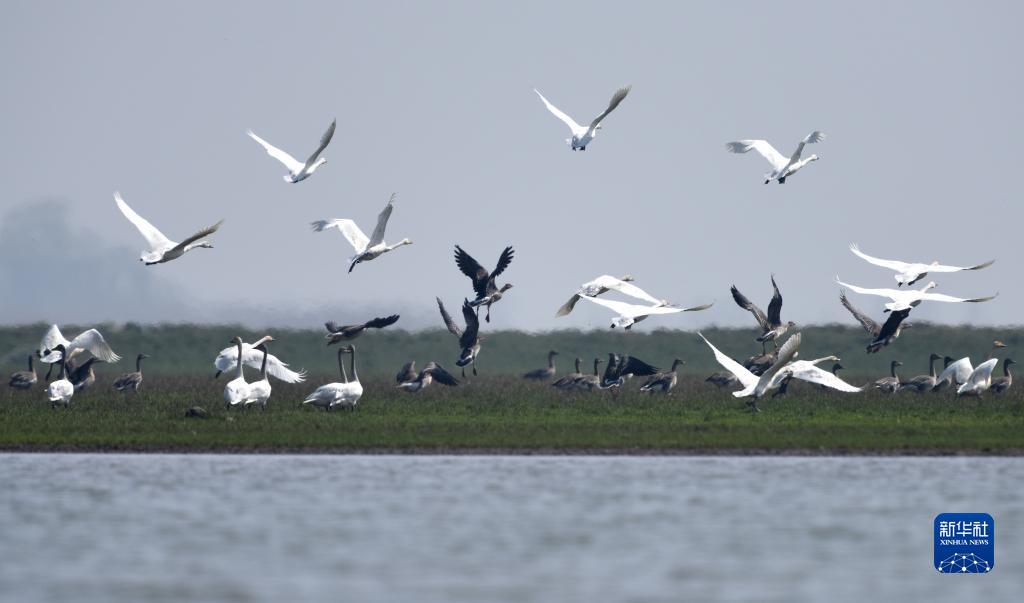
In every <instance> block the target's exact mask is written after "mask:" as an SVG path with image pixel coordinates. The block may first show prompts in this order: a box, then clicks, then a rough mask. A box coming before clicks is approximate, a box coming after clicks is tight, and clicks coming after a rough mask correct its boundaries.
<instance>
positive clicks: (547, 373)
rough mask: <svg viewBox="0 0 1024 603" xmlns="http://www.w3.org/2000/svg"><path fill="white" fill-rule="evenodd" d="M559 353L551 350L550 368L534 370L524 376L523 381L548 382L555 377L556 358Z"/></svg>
mask: <svg viewBox="0 0 1024 603" xmlns="http://www.w3.org/2000/svg"><path fill="white" fill-rule="evenodd" d="M557 355H558V352H556V351H554V350H550V351H549V352H548V367H547V368H539V369H534V370H532V371H530V372H528V373H524V374H523V379H531V380H533V381H547V380H548V379H551V378H553V377H554V376H555V356H557Z"/></svg>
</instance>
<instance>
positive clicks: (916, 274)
mask: <svg viewBox="0 0 1024 603" xmlns="http://www.w3.org/2000/svg"><path fill="white" fill-rule="evenodd" d="M850 251H852V252H853V254H854V255H856V256H857V257H859V258H861V259H863V260H865V261H867V262H868V263H870V264H874V265H875V266H881V267H882V268H888V269H890V270H894V271H896V275H895V278H896V286H897V287H902V286H903V285H907V286H908V287H909V286H910V285H913V284H914V283H916V282H917V281H919V280H921V279H923V278H924V277H926V276H928V273H929V272H961V271H964V270H981V269H982V268H988V267H989V266H991V265H992V264H994V263H995V260H989V261H987V262H985V263H983V264H976V265H974V266H945V265H943V264H940V263H939V262H938V261H934V262H932V263H931V264H921V263H910V262H901V261H899V260H882V259H879V258H876V257H872V256H870V255H868V254H866V253H864V252H863V251H861V250H860V247H858V246H857V244H856V243H850Z"/></svg>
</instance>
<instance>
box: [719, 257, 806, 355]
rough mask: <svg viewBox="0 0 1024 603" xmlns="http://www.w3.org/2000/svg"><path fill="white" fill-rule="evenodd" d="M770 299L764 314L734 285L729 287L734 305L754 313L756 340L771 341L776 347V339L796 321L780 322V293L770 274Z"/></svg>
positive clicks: (793, 325) (773, 276)
mask: <svg viewBox="0 0 1024 603" xmlns="http://www.w3.org/2000/svg"><path fill="white" fill-rule="evenodd" d="M772 289H774V293H772V301H770V302H769V303H768V314H767V315H766V314H765V313H764V312H763V311H762V310H761V308H758V307H757V306H756V305H755V304H754V302H752V301H750V300H749V299H747V297H746V296H745V295H743V294H742V293H740V290H739V289H737V288H736V285H733V286H732V287H730V289H729V290H730V291H731V292H732V298H733V300H735V301H736V305H737V306H739V307H741V308H743V309H744V310H747V311H748V312H750V313H751V314H753V315H754V320H756V321H757V324H758V325H759V326H760V327H761V333H762V334H761V336H760V337H758V338H757V341H759V342H761V343H762V344H763V343H765V342H768V341H771V342H772V343H774V344H775V347H776V348H777V347H778V346H779V344H778V339H779V337H781V336H782V335H784V334H785V333H786V331H788V330H790V329H792V328H793V327H795V326H796V323H795V322H793V321H789V322H787V323H783V322H782V318H781V316H782V293H780V292H779V286H778V285H777V284H775V275H774V274H773V275H772Z"/></svg>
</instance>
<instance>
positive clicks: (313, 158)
mask: <svg viewBox="0 0 1024 603" xmlns="http://www.w3.org/2000/svg"><path fill="white" fill-rule="evenodd" d="M337 123H338V120H333V121H331V125H330V126H328V128H327V131H326V132H324V135H323V136H321V137H320V146H319V147H317V149H316V150H315V151H313V154H312V155H310V156H309V159H307V160H306V162H305V163H302V162H301V161H299V160H298V159H296V158H294V157H292V156H291V155H289V154H288V153H285V152H284V151H282V150H281V149H279V148H277V147H275V146H274V145H272V144H270V143H269V142H267V141H266V140H263V139H262V138H260V137H259V136H256V134H254V133H253V131H252V130H248V131H247V132H246V134H248V135H249V138H252V139H253V140H255V141H256V142H258V143H260V146H261V147H263V149H264V150H265V151H266V152H267V155H270V156H271V157H273V158H274V159H276V160H278V161H280V162H281V163H283V164H284V167H285V168H287V169H288V175H287V176H284V181H285V182H289V183H291V184H295V183H296V182H301V181H303V180H305V179H306V178H309V177H310V176H312V175H313V172H315V171H316V170H317V168H319V167H320V166H321V165H323V164H325V163H327V158H326V157H320V153H323V152H324V149H326V148H327V145H328V144H329V143H330V142H331V138H333V137H334V128H335V126H337Z"/></svg>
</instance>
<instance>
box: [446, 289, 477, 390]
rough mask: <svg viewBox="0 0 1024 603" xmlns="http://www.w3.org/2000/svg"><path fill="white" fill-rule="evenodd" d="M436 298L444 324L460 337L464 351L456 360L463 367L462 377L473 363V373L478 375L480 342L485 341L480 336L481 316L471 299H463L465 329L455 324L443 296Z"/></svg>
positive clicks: (460, 343) (460, 345)
mask: <svg viewBox="0 0 1024 603" xmlns="http://www.w3.org/2000/svg"><path fill="white" fill-rule="evenodd" d="M435 299H437V308H438V309H439V310H440V311H441V319H442V320H444V326H446V327H448V331H449V332H450V333H451V334H452V335H454V336H456V337H458V338H459V347H461V348H462V351H461V352H460V353H459V359H458V360H457V361H456V362H455V364H456V366H459V367H461V368H462V377H463V378H465V377H466V365H467V364H472V365H473V374H474V375H476V357H477V356H478V355H479V354H480V342H481V341H483V337H481V336H480V318H479V317H478V316H477V315H476V312H474V311H473V307H472V306H471V305H470V303H469V300H468V299H464V300H462V318H463V319H464V320H465V321H466V328H465V330H463V329H462V328H460V327H459V325H457V324H455V321H454V320H452V317H451V315H450V314H448V311H447V310H445V309H444V303H443V302H442V301H441V298H440V297H438V298H435Z"/></svg>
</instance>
